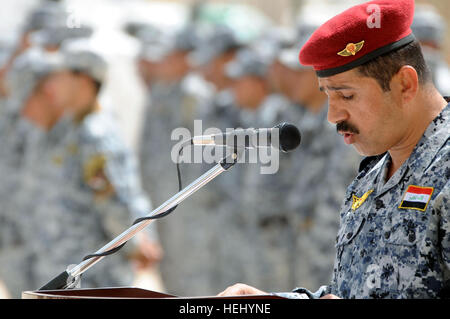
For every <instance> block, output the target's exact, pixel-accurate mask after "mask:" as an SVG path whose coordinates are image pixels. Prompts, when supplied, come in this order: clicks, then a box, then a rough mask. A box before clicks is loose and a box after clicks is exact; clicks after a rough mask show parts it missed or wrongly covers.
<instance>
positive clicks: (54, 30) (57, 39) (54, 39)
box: [30, 26, 93, 47]
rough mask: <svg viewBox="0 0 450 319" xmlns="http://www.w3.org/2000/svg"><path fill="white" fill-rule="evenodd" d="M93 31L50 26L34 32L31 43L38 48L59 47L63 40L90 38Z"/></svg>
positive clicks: (88, 28)
mask: <svg viewBox="0 0 450 319" xmlns="http://www.w3.org/2000/svg"><path fill="white" fill-rule="evenodd" d="M92 33H93V29H92V28H91V27H89V26H80V27H77V28H68V27H67V26H50V27H46V28H43V29H41V30H38V31H34V32H33V33H32V34H31V36H30V38H31V42H32V43H33V44H35V45H39V46H44V47H45V46H58V47H59V46H60V45H61V43H62V42H63V41H64V40H67V39H75V38H85V37H90V36H91V35H92Z"/></svg>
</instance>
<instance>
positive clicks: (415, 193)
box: [398, 185, 434, 211]
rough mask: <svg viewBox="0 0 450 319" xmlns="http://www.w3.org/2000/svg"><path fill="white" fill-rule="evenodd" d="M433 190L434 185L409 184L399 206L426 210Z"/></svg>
mask: <svg viewBox="0 0 450 319" xmlns="http://www.w3.org/2000/svg"><path fill="white" fill-rule="evenodd" d="M433 190H434V187H421V186H415V185H409V186H408V189H407V190H406V192H405V195H403V199H402V202H401V203H400V206H398V208H402V209H417V210H420V211H425V210H426V209H427V206H428V202H429V201H430V199H431V194H433Z"/></svg>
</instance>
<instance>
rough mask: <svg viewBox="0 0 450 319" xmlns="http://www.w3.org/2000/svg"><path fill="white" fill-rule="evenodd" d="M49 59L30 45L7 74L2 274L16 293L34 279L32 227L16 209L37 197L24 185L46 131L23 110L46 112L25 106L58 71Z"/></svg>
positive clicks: (1, 162) (0, 196)
mask: <svg viewBox="0 0 450 319" xmlns="http://www.w3.org/2000/svg"><path fill="white" fill-rule="evenodd" d="M51 61H52V59H51V58H50V56H49V55H47V54H45V52H43V50H40V49H37V48H33V49H29V50H28V51H26V52H25V53H23V54H22V55H20V56H19V57H18V58H17V59H16V60H15V62H14V65H13V66H12V68H11V71H10V73H11V74H10V78H9V88H10V89H11V92H12V93H13V96H14V97H13V98H9V99H8V100H7V108H8V116H5V117H3V118H2V120H3V122H2V125H0V127H1V130H2V132H1V134H0V136H1V139H0V144H1V147H0V149H1V152H2V154H1V156H0V159H1V160H0V165H1V170H2V172H4V174H3V177H2V187H1V192H0V202H1V203H2V205H1V211H0V218H1V220H2V222H1V225H2V231H1V232H0V233H1V235H2V236H1V240H0V242H1V256H0V260H1V261H0V264H1V265H2V267H0V268H1V271H2V273H1V275H0V277H1V278H2V279H3V280H5V284H6V286H7V287H8V290H9V291H10V294H11V295H12V296H13V297H18V296H20V292H21V290H23V289H24V288H26V287H29V286H28V285H29V284H30V280H31V278H30V276H31V268H30V267H31V263H32V254H33V252H32V250H31V249H30V247H29V245H28V244H27V243H26V241H27V239H26V238H25V234H26V233H31V232H32V228H31V229H30V228H28V226H29V225H30V222H29V220H28V219H27V218H23V219H22V218H21V217H20V216H19V214H18V211H20V209H21V208H20V207H21V206H23V205H24V201H23V200H24V199H23V198H22V197H23V196H25V197H27V196H28V198H27V201H26V202H27V203H32V202H33V201H34V198H30V197H31V194H30V192H28V191H27V189H23V188H22V187H21V184H25V185H26V184H27V183H28V181H29V180H30V170H29V168H30V165H34V166H35V165H36V159H35V158H33V157H32V156H31V155H32V154H34V153H35V151H36V146H37V145H39V141H40V140H41V138H42V136H43V134H44V132H43V130H42V129H41V128H40V127H39V126H37V125H35V124H33V122H32V121H31V120H29V118H28V117H27V116H22V115H21V114H22V113H27V114H28V115H29V116H33V115H39V114H41V113H42V109H43V107H39V105H38V104H37V103H33V106H30V107H29V108H28V109H27V110H25V109H24V107H23V106H24V105H25V104H26V103H27V101H28V99H29V96H31V95H32V94H33V91H34V90H35V87H36V86H37V84H38V83H39V82H40V81H41V80H42V79H43V78H44V77H45V76H46V75H48V74H50V73H52V72H56V71H58V67H57V66H56V64H55V63H52V62H51ZM53 62H55V61H53ZM57 87H58V86H57ZM58 88H59V87H58ZM30 104H31V103H30ZM49 113H53V112H49ZM37 118H38V119H39V120H40V121H42V120H43V121H44V122H45V121H47V120H48V119H50V118H51V116H45V115H44V116H40V117H39V116H38V117H37Z"/></svg>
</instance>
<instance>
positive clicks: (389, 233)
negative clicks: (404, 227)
mask: <svg viewBox="0 0 450 319" xmlns="http://www.w3.org/2000/svg"><path fill="white" fill-rule="evenodd" d="M389 237H391V232H390V231H387V232H385V233H384V238H386V239H388V238H389Z"/></svg>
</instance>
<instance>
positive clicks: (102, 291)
mask: <svg viewBox="0 0 450 319" xmlns="http://www.w3.org/2000/svg"><path fill="white" fill-rule="evenodd" d="M22 299H284V298H282V297H279V296H273V295H246V296H229V297H217V296H195V297H179V296H174V295H170V294H166V293H161V292H156V291H152V290H146V289H142V288H135V287H122V288H96V289H87V288H86V289H67V290H42V291H24V292H22Z"/></svg>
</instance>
